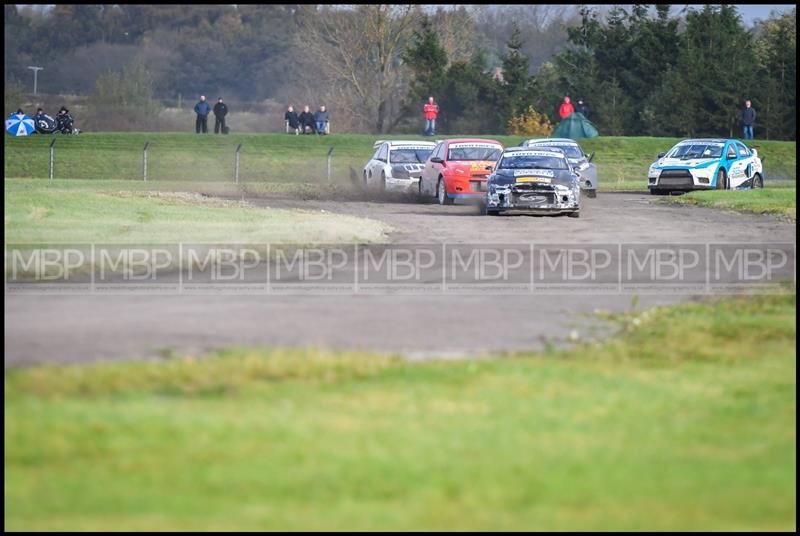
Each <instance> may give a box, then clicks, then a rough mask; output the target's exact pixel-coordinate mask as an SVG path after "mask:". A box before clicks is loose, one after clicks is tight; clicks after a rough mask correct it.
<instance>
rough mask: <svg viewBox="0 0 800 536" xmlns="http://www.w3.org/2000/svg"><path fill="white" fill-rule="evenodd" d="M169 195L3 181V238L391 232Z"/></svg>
mask: <svg viewBox="0 0 800 536" xmlns="http://www.w3.org/2000/svg"><path fill="white" fill-rule="evenodd" d="M173 184H174V183H173ZM169 190H170V188H169V187H166V188H163V187H162V188H154V189H150V187H148V186H146V185H145V184H144V183H132V182H130V181H127V182H126V181H108V182H106V181H75V182H73V181H69V180H54V181H41V180H35V181H33V180H25V179H22V180H8V179H7V180H6V181H5V240H6V243H18V244H22V243H49V244H69V243H91V242H95V243H110V244H121V243H127V244H130V243H140V244H165V243H174V244H177V243H178V242H185V243H189V242H193V241H194V242H198V243H209V242H220V243H264V242H271V243H277V242H291V243H296V244H314V243H326V242H327V243H352V242H378V241H382V240H385V238H386V233H387V232H388V231H389V230H390V229H389V227H388V226H387V225H386V224H385V223H383V222H380V221H377V220H371V219H367V218H359V217H355V216H348V215H340V214H326V213H322V212H312V211H303V210H284V209H261V208H256V207H254V206H252V205H249V204H248V203H246V202H241V201H224V200H220V199H215V198H209V197H207V196H205V195H202V194H199V193H193V192H174V191H169ZM214 191H215V190H214V189H213V188H212V192H214ZM218 191H219V193H226V192H227V193H233V192H234V190H233V189H230V190H227V191H226V190H225V189H224V188H220V189H219V190H218Z"/></svg>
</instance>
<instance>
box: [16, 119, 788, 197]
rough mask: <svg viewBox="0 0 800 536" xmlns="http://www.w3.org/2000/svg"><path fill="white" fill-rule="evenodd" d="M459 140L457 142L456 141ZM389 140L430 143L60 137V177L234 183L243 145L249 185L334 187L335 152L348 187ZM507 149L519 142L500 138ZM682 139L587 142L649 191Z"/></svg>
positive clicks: (628, 185)
mask: <svg viewBox="0 0 800 536" xmlns="http://www.w3.org/2000/svg"><path fill="white" fill-rule="evenodd" d="M452 137H455V136H452ZM377 138H382V139H401V138H405V139H408V138H411V139H424V138H422V137H420V136H408V135H391V136H371V135H365V134H335V135H331V136H326V137H319V136H290V135H286V134H237V135H233V134H232V135H230V136H212V135H207V136H198V135H196V134H190V133H86V134H81V135H79V136H58V137H56V138H55V139H56V140H57V141H56V146H55V147H56V159H55V162H56V165H55V172H54V173H55V177H56V178H68V179H122V180H141V179H142V148H143V147H144V144H145V143H146V142H149V143H150V146H149V150H148V178H149V180H150V181H172V180H176V181H189V180H191V181H231V182H232V181H233V179H234V152H235V149H236V147H237V146H238V145H239V144H242V150H241V160H240V180H241V181H242V182H244V183H262V182H283V183H286V182H305V183H311V184H320V185H321V184H325V183H327V180H328V179H327V159H326V155H327V152H328V149H329V148H330V147H333V148H334V152H333V158H332V167H331V182H332V183H349V182H350V178H351V173H350V171H351V169H352V170H353V171H354V172H355V174H356V176H357V178H360V176H361V170H362V168H363V166H364V164H365V163H366V161H367V160H368V159H369V158H370V156H371V155H372V154H373V152H374V150H373V149H372V144H373V142H374V141H375V140H376V139H377ZM493 138H495V139H497V140H498V141H500V142H502V143H503V144H505V145H506V146H513V145H516V144H518V143H519V142H520V141H521V140H522V139H523V138H521V137H518V136H493ZM52 139H53V138H52V137H49V136H31V137H20V138H12V137H10V136H6V138H5V177H8V178H47V177H48V162H49V150H48V145H49V143H50V141H51V140H52ZM677 141H679V139H678V138H647V137H613V136H611V137H607V136H601V137H598V138H594V139H592V140H585V141H582V142H581V144H582V145H583V147H584V150H585V151H587V152H595V154H596V156H595V160H594V162H595V163H596V164H597V166H598V176H599V183H600V188H601V190H620V189H622V190H629V189H636V190H645V189H646V188H647V168H648V166H649V165H650V164H651V163H652V162H653V161H654V160H655V158H656V155H657V154H658V153H659V152H662V151H666V150H668V149H669V148H670V147H672V145H674V144H675V142H677ZM755 144H756V145H758V146H759V153H760V155H761V156H762V157H763V158H765V162H764V167H765V170H766V179H767V182H768V183H769V182H770V181H775V180H783V181H790V182H794V181H796V170H795V162H796V143H795V142H778V141H757V142H755Z"/></svg>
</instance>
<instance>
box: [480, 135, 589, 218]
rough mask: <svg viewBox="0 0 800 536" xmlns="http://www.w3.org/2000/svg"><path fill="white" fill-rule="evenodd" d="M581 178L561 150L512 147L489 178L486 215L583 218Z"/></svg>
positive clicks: (504, 154)
mask: <svg viewBox="0 0 800 536" xmlns="http://www.w3.org/2000/svg"><path fill="white" fill-rule="evenodd" d="M579 181H580V177H579V175H578V174H577V173H576V172H575V170H574V169H573V167H572V165H571V164H570V163H569V160H568V159H567V155H566V154H565V153H564V151H563V150H561V149H560V148H555V147H548V148H544V149H539V148H527V147H512V148H509V149H506V150H505V151H504V152H503V156H502V157H500V160H499V161H498V162H497V167H496V168H495V170H494V172H493V173H492V174H491V175H489V179H488V181H487V185H486V186H487V192H486V201H485V207H486V214H489V215H498V214H500V213H501V212H506V211H512V210H513V211H516V210H522V211H526V212H532V213H535V214H563V213H566V214H567V215H568V216H570V217H573V218H578V217H580V209H581V188H580V182H579Z"/></svg>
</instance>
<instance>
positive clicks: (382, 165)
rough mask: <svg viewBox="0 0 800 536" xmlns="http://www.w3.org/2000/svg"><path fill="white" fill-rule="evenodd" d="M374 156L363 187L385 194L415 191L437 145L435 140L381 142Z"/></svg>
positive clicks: (369, 164) (376, 146)
mask: <svg viewBox="0 0 800 536" xmlns="http://www.w3.org/2000/svg"><path fill="white" fill-rule="evenodd" d="M373 147H374V148H375V154H373V155H372V158H371V159H370V161H369V162H367V165H365V166H364V186H365V187H367V188H376V187H377V188H378V189H380V190H383V191H391V190H394V191H403V192H406V191H408V192H416V191H417V190H418V189H419V178H420V175H422V169H423V168H424V167H425V161H426V160H427V159H428V157H429V156H430V154H431V153H432V152H433V149H434V148H435V147H436V144H435V143H434V142H432V141H387V140H378V141H376V142H375V144H374V145H373Z"/></svg>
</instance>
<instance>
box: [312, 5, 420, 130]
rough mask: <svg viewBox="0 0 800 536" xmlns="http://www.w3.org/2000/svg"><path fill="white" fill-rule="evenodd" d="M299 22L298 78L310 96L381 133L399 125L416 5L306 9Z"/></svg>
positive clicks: (417, 14)
mask: <svg viewBox="0 0 800 536" xmlns="http://www.w3.org/2000/svg"><path fill="white" fill-rule="evenodd" d="M304 9H305V12H304V13H301V14H300V16H299V17H298V26H299V30H298V33H297V34H296V37H297V39H296V47H297V50H298V51H299V52H300V58H299V63H300V65H301V68H300V69H299V70H298V76H299V77H300V78H302V79H303V80H302V81H301V82H302V83H303V85H304V86H305V87H306V91H308V92H314V94H315V95H314V98H315V100H316V99H318V98H320V97H321V98H322V99H323V100H327V102H328V103H329V105H331V104H335V106H336V109H338V111H339V113H342V112H345V113H347V114H349V115H350V116H351V117H352V118H353V119H354V120H355V121H356V122H358V123H360V124H362V125H363V126H365V127H372V128H373V129H374V130H375V131H376V132H378V133H380V132H385V131H386V130H390V129H391V128H392V126H394V124H396V122H397V120H398V119H399V117H398V112H397V111H396V110H397V109H398V108H399V107H398V106H395V105H394V101H396V100H398V99H401V98H402V96H403V93H404V90H405V89H406V88H407V83H403V82H404V77H405V76H406V74H405V69H404V67H403V65H402V61H401V59H400V58H401V54H402V51H403V47H404V45H405V42H406V41H407V39H408V38H409V36H410V34H411V31H412V30H413V28H414V26H415V22H416V21H417V18H418V16H419V10H418V8H417V7H416V6H414V5H388V4H380V5H358V6H354V7H353V6H347V7H328V6H325V7H321V8H316V7H313V6H308V7H305V8H304Z"/></svg>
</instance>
